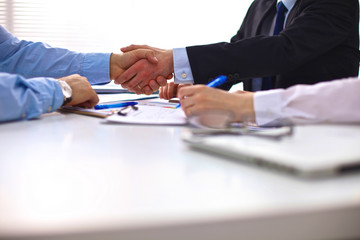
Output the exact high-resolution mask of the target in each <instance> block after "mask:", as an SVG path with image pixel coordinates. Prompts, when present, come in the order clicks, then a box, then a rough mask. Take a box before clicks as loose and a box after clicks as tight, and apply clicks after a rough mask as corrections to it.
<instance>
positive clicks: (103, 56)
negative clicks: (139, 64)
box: [0, 26, 111, 84]
mask: <svg viewBox="0 0 360 240" xmlns="http://www.w3.org/2000/svg"><path fill="white" fill-rule="evenodd" d="M0 52H1V54H0V72H7V73H12V74H20V75H21V76H23V77H25V78H34V77H52V78H60V77H65V76H69V75H72V74H79V75H81V76H84V77H86V78H87V79H88V80H89V82H90V83H91V84H104V83H108V82H110V55H111V53H79V52H74V51H69V50H67V49H63V48H55V47H51V46H49V45H47V44H45V43H42V42H30V41H25V40H19V39H18V38H16V37H14V36H13V35H12V34H10V33H9V32H7V31H6V30H5V29H4V28H3V27H1V26H0Z"/></svg>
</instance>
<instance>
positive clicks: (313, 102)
mask: <svg viewBox="0 0 360 240" xmlns="http://www.w3.org/2000/svg"><path fill="white" fill-rule="evenodd" d="M170 87H171V86H170V85H167V86H165V87H162V88H161V90H160V97H162V98H169V97H172V95H173V94H172V93H170V92H168V90H169V89H170ZM172 89H173V88H172ZM177 93H178V97H179V99H180V102H181V107H182V109H183V110H184V112H185V114H186V115H187V116H192V115H194V114H201V113H202V112H204V111H211V110H226V111H229V112H231V113H232V114H233V115H234V121H235V122H241V121H243V120H244V119H246V120H252V121H254V122H255V123H256V124H257V125H259V126H265V125H278V124H279V123H283V122H287V123H291V124H315V123H360V94H359V93H360V79H358V78H348V79H340V80H334V81H329V82H321V83H318V84H315V85H295V86H292V87H290V88H287V89H273V90H267V91H258V92H255V93H254V92H245V91H237V92H233V93H231V92H227V91H224V90H221V89H215V88H210V87H206V86H205V85H190V86H189V85H184V86H182V87H180V88H179V89H178V92H177Z"/></svg>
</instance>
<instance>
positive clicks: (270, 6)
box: [254, 0, 277, 35]
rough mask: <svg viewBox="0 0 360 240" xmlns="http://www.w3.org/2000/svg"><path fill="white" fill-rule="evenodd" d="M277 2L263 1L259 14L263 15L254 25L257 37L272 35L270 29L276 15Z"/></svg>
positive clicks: (272, 0) (274, 0)
mask: <svg viewBox="0 0 360 240" xmlns="http://www.w3.org/2000/svg"><path fill="white" fill-rule="evenodd" d="M276 2H277V0H263V1H262V3H261V4H260V5H259V9H258V11H257V12H258V13H259V14H261V15H260V16H259V17H258V18H257V19H258V21H257V22H256V23H255V24H254V25H256V27H255V28H256V35H260V34H261V35H264V34H265V35H268V34H269V33H270V28H271V25H272V22H273V21H272V19H273V18H274V17H275V15H276V10H275V9H276V8H274V6H275V5H276Z"/></svg>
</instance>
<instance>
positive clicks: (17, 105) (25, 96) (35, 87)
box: [0, 72, 64, 122]
mask: <svg viewBox="0 0 360 240" xmlns="http://www.w3.org/2000/svg"><path fill="white" fill-rule="evenodd" d="M63 101H64V95H63V93H62V90H61V87H60V84H59V83H58V81H57V80H56V79H53V78H44V77H41V78H31V79H26V78H24V77H22V76H20V75H18V74H8V73H1V72H0V122H5V121H11V120H19V119H32V118H37V117H39V116H40V115H41V114H43V113H47V112H52V111H55V110H56V109H58V108H59V107H60V106H61V105H62V103H63Z"/></svg>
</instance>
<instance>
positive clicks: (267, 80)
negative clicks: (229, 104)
mask: <svg viewBox="0 0 360 240" xmlns="http://www.w3.org/2000/svg"><path fill="white" fill-rule="evenodd" d="M286 12H287V8H286V7H285V5H284V4H283V2H279V4H278V6H277V14H276V21H275V28H274V36H276V35H279V33H280V32H281V31H282V30H283V29H284V23H285V13H286ZM271 88H273V77H264V78H263V87H262V89H263V90H268V89H271Z"/></svg>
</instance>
